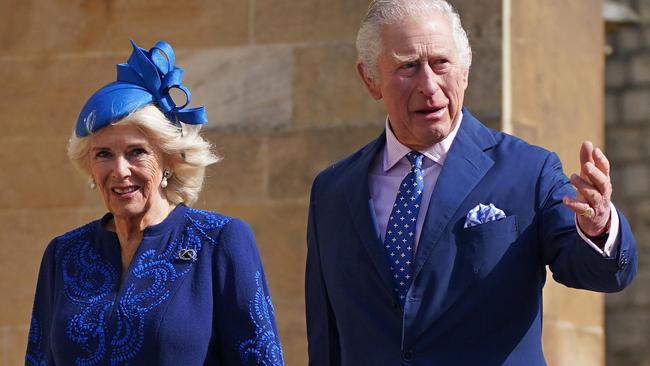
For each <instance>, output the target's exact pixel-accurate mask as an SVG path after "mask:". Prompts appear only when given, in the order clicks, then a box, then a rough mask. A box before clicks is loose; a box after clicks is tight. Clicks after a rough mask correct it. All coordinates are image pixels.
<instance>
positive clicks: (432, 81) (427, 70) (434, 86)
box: [418, 64, 439, 97]
mask: <svg viewBox="0 0 650 366" xmlns="http://www.w3.org/2000/svg"><path fill="white" fill-rule="evenodd" d="M419 78H420V79H419V82H418V86H419V89H420V93H422V94H424V95H425V96H426V97H431V96H433V95H434V94H435V93H436V92H437V91H438V89H439V86H438V81H439V80H438V79H439V76H438V75H437V74H436V73H435V72H433V69H432V68H431V66H430V65H429V64H424V65H423V66H422V69H421V72H420V75H419Z"/></svg>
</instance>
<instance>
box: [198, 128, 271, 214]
mask: <svg viewBox="0 0 650 366" xmlns="http://www.w3.org/2000/svg"><path fill="white" fill-rule="evenodd" d="M205 136H206V138H208V140H210V141H211V142H212V143H213V144H214V146H215V148H216V151H217V152H218V154H219V155H220V156H221V157H222V158H223V160H222V161H220V162H219V163H217V164H215V165H213V166H210V167H208V169H207V170H206V179H205V181H204V183H203V191H202V192H201V195H200V196H199V201H198V204H199V205H201V206H203V207H207V208H210V209H214V208H215V207H218V206H219V204H221V203H223V202H233V201H247V202H257V201H259V200H261V199H263V198H264V197H265V195H266V185H265V182H266V175H267V171H266V169H267V166H268V163H267V160H268V158H267V155H268V153H267V147H266V146H267V143H266V139H265V138H263V137H259V136H254V135H251V136H247V135H246V134H237V133H227V132H223V133H221V132H217V131H212V132H209V133H207V134H206V135H205Z"/></svg>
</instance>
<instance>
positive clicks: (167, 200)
mask: <svg viewBox="0 0 650 366" xmlns="http://www.w3.org/2000/svg"><path fill="white" fill-rule="evenodd" d="M117 69H118V72H117V81H115V82H113V83H110V84H108V85H106V86H104V87H102V88H101V89H99V90H98V91H97V92H96V93H95V94H94V95H93V96H92V97H91V98H90V99H89V100H88V102H87V103H86V105H85V106H84V108H83V109H82V111H81V114H80V116H79V119H78V121H77V124H76V128H75V131H74V133H73V135H72V137H71V138H70V142H69V145H68V155H69V157H70V159H71V160H72V162H73V163H74V164H75V165H76V166H77V167H78V168H79V169H80V170H82V171H83V172H85V173H87V174H88V175H89V177H90V186H91V188H93V189H96V190H97V191H98V192H99V194H101V197H102V199H103V201H104V204H105V205H106V209H107V211H108V213H107V214H106V215H104V217H102V218H101V219H99V220H97V221H94V222H91V223H89V224H86V225H84V226H82V227H80V228H78V229H75V230H73V231H71V232H69V233H66V234H63V235H61V236H59V237H57V238H55V239H54V240H52V242H51V243H50V245H49V246H48V247H47V249H46V251H45V254H44V257H43V262H42V264H41V269H40V274H39V278H38V284H37V289H36V296H35V300H34V309H33V316H32V323H31V329H30V334H29V343H28V348H27V355H26V364H28V365H56V364H58V365H183V366H189V365H208V364H209V365H282V364H283V360H282V350H281V346H280V341H279V338H278V335H277V330H276V325H275V319H274V312H273V306H272V304H271V299H270V296H269V293H268V288H267V285H266V281H265V278H264V272H263V269H262V263H261V261H260V257H259V254H258V252H257V248H256V246H255V240H254V237H253V234H252V233H251V230H250V228H249V227H248V225H247V224H246V223H244V222H243V221H241V220H238V219H235V218H231V217H227V216H224V215H221V214H218V213H214V212H209V211H203V210H197V209H193V208H190V207H189V206H190V205H191V204H192V203H193V202H195V201H196V199H197V197H198V195H199V192H200V190H201V185H202V182H203V176H204V171H205V167H206V166H207V165H209V164H212V163H215V162H217V161H218V157H217V156H215V155H214V153H213V152H212V151H211V148H210V144H209V143H208V142H207V141H205V140H204V139H203V138H202V137H201V135H200V134H199V129H200V127H201V125H202V124H204V123H205V122H207V117H206V114H205V111H204V110H203V108H194V109H188V108H185V106H176V105H175V104H174V102H173V100H172V98H171V97H170V95H169V91H170V89H172V88H178V89H180V90H182V91H183V92H185V94H186V96H187V101H188V102H189V100H190V93H189V90H188V89H187V88H186V87H185V86H184V85H183V84H182V80H181V79H182V74H183V70H182V69H180V68H177V67H176V66H175V60H174V52H173V50H172V48H171V46H170V45H169V44H167V43H165V42H159V43H157V44H156V45H155V46H154V47H153V48H152V49H150V50H144V49H141V48H140V47H138V46H137V45H136V44H135V43H133V53H132V54H131V57H130V58H129V60H128V62H127V63H124V64H120V65H118V66H117Z"/></svg>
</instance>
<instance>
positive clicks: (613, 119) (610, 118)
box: [605, 93, 622, 138]
mask: <svg viewBox="0 0 650 366" xmlns="http://www.w3.org/2000/svg"><path fill="white" fill-rule="evenodd" d="M621 119H622V116H621V112H620V98H619V96H618V94H615V93H607V94H605V124H606V125H608V126H609V125H616V124H618V123H620V120H621ZM609 132H610V131H609V130H607V131H605V138H607V134H608V133H609Z"/></svg>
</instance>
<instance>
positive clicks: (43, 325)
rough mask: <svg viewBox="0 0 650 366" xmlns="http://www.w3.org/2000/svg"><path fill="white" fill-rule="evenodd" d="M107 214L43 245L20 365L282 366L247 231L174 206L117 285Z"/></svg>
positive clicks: (234, 222) (148, 233)
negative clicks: (43, 250) (27, 337)
mask: <svg viewBox="0 0 650 366" xmlns="http://www.w3.org/2000/svg"><path fill="white" fill-rule="evenodd" d="M110 217H111V216H110V214H109V215H106V216H105V217H104V218H103V219H101V220H97V221H94V222H92V223H90V224H87V225H85V226H83V227H81V228H78V229H75V230H73V231H71V232H69V233H67V234H64V235H62V236H60V237H58V238H56V239H54V240H53V241H52V242H51V243H50V245H49V246H48V247H47V249H46V251H45V254H44V257H43V262H42V264H41V269H40V274H39V278H38V285H37V289H36V297H35V300H34V310H33V316H32V323H31V329H30V332H29V341H28V346H27V355H26V357H25V364H26V365H50V366H51V365H79V366H92V365H131V366H134V365H174V366H178V365H181V366H191V365H283V364H284V363H283V360H282V349H281V347H280V341H279V338H278V335H277V330H276V326H275V318H274V311H273V305H272V304H271V298H270V297H269V295H268V289H267V286H266V281H265V278H264V273H263V270H262V263H261V261H260V257H259V254H258V252H257V248H256V246H255V240H254V238H253V234H252V232H251V230H250V228H249V227H248V225H246V224H245V223H244V222H243V221H241V220H238V219H233V218H229V217H226V216H222V215H220V214H216V213H213V212H209V211H202V210H196V209H192V208H188V207H187V206H184V205H179V206H177V207H176V208H175V209H174V211H172V213H170V214H169V216H168V217H167V218H166V219H165V220H164V221H163V222H161V223H160V224H157V225H154V226H150V227H149V228H147V229H146V230H145V232H144V237H143V239H142V243H141V244H140V246H139V248H138V250H137V252H136V254H135V256H134V257H133V260H132V262H131V264H130V267H129V269H128V271H127V272H126V274H125V275H124V279H123V280H122V281H120V272H121V268H122V264H121V256H120V246H119V242H118V238H117V235H116V234H115V233H114V232H111V231H108V230H106V229H104V226H103V224H104V223H105V222H106V221H107V220H109V219H110ZM193 251H194V252H195V253H196V257H195V258H194V259H193V258H192V257H193V255H187V253H192V254H193V253H194V252H193ZM183 252H184V253H185V254H186V255H181V256H180V257H182V258H179V253H183Z"/></svg>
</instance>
